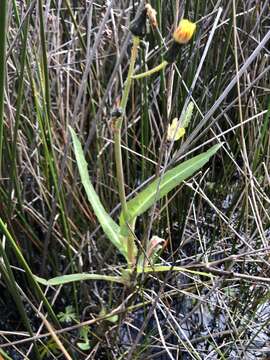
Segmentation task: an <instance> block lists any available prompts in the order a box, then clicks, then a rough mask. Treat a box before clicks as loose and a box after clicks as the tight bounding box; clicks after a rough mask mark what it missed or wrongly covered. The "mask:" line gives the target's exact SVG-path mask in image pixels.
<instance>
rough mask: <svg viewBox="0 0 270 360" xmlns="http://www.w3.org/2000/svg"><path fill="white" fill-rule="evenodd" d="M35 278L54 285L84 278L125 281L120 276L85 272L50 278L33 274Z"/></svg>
mask: <svg viewBox="0 0 270 360" xmlns="http://www.w3.org/2000/svg"><path fill="white" fill-rule="evenodd" d="M35 279H36V281H37V282H39V283H40V284H42V285H45V286H56V285H63V284H68V283H71V282H75V281H86V280H103V281H111V282H116V283H120V284H124V283H125V282H126V281H125V279H124V278H122V277H121V276H110V275H101V274H87V273H79V274H69V275H62V276H56V277H54V278H52V279H50V280H46V279H44V278H41V277H39V276H36V275H35Z"/></svg>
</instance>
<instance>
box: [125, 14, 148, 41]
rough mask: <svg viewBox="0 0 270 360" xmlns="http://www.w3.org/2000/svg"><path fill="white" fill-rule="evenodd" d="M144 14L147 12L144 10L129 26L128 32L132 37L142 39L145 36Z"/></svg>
mask: <svg viewBox="0 0 270 360" xmlns="http://www.w3.org/2000/svg"><path fill="white" fill-rule="evenodd" d="M146 14H147V10H146V8H144V9H143V10H142V11H141V12H140V13H139V14H138V15H137V16H136V17H135V19H134V20H132V22H131V23H130V25H129V30H130V31H131V33H132V34H133V35H134V36H138V37H140V38H143V37H144V36H145V34H146Z"/></svg>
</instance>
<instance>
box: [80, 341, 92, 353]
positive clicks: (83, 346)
mask: <svg viewBox="0 0 270 360" xmlns="http://www.w3.org/2000/svg"><path fill="white" fill-rule="evenodd" d="M77 345H78V347H79V348H80V349H81V350H83V351H87V350H89V349H90V343H89V341H87V342H85V343H82V342H78V343H77Z"/></svg>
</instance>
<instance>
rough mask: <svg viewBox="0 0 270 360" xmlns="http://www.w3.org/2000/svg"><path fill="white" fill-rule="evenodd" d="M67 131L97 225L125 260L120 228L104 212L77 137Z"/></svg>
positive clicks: (124, 246)
mask: <svg viewBox="0 0 270 360" xmlns="http://www.w3.org/2000/svg"><path fill="white" fill-rule="evenodd" d="M69 130H70V133H71V137H72V141H73V146H74V152H75V157H76V161H77V165H78V168H79V173H80V176H81V180H82V184H83V186H84V189H85V191H86V194H87V197H88V200H89V202H90V204H91V205H92V207H93V209H94V212H95V214H96V216H97V218H98V220H99V223H100V225H101V227H102V229H103V231H104V232H105V234H106V235H107V236H108V238H109V239H110V240H111V242H112V243H113V244H114V245H115V246H116V247H117V248H118V250H119V251H120V252H121V253H122V254H123V255H124V256H125V258H126V259H127V246H126V242H125V241H124V238H123V237H122V236H121V235H120V228H119V226H118V225H117V224H116V223H115V222H114V221H113V219H112V218H111V217H110V215H109V214H108V213H107V212H106V210H105V209H104V207H103V205H102V204H101V201H100V199H99V197H98V195H97V193H96V191H95V189H94V187H93V185H92V183H91V180H90V177H89V174H88V169H87V162H86V160H85V157H84V153H83V149H82V146H81V143H80V141H79V139H78V137H77V135H76V134H75V132H74V130H73V129H72V128H71V127H69Z"/></svg>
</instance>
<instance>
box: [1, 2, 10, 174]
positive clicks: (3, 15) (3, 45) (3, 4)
mask: <svg viewBox="0 0 270 360" xmlns="http://www.w3.org/2000/svg"><path fill="white" fill-rule="evenodd" d="M7 3H8V2H7V0H1V1H0V177H1V173H2V155H3V139H4V135H3V132H4V94H5V68H6V34H7V32H6V23H7Z"/></svg>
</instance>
